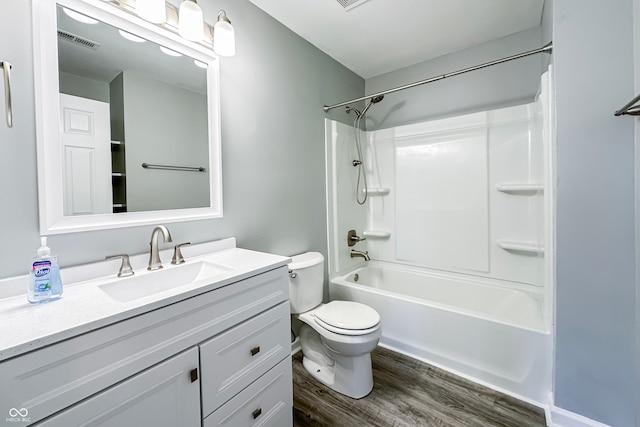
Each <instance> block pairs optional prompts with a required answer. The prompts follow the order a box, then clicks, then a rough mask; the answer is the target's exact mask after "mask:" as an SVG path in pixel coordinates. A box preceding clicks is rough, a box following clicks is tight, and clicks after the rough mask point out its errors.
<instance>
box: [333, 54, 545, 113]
mask: <svg viewBox="0 0 640 427" xmlns="http://www.w3.org/2000/svg"><path fill="white" fill-rule="evenodd" d="M552 50H553V42H549V43H547V44H546V45H544V46H543V47H541V48H539V49H534V50H530V51H528V52H522V53H519V54H517V55H512V56H507V57H506V58H502V59H497V60H495V61H491V62H485V63H484V64H480V65H476V66H473V67H469V68H464V69H462V70H458V71H454V72H451V73H448V74H442V75H440V76H435V77H431V78H429V79H425V80H420V81H419V82H415V83H410V84H407V85H404V86H398V87H394V88H393V89H387V90H385V91H382V92H376V93H372V94H371V95H366V96H362V97H360V98H355V99H351V100H349V101H345V102H341V103H339V104H334V105H325V106H324V107H322V109H323V110H324V112H325V113H327V112H329V110H332V109H334V108H336V107H342V106H343V105H347V104H351V103H353V102H358V101H364V100H366V99H369V98H374V97H376V96H380V95H386V94H388V93H393V92H398V91H400V90H405V89H409V88H412V87H415V86H420V85H423V84H426V83H431V82H435V81H438V80H442V79H446V78H447V77H453V76H457V75H459V74H464V73H468V72H470V71H475V70H479V69H481V68H486V67H490V66H492V65H498V64H502V63H503V62H508V61H513V60H514V59H520V58H524V57H526V56H531V55H535V54H536V53H543V52H544V53H551V51H552Z"/></svg>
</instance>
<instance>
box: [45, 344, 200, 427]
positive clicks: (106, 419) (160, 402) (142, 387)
mask: <svg viewBox="0 0 640 427" xmlns="http://www.w3.org/2000/svg"><path fill="white" fill-rule="evenodd" d="M197 369H198V349H197V347H194V348H191V349H189V350H187V351H185V352H184V353H181V354H179V355H177V356H174V357H172V358H171V359H168V360H166V361H164V362H162V363H160V364H158V365H155V366H153V367H151V368H149V369H147V370H146V371H143V372H141V373H140V374H138V375H135V376H133V377H131V378H130V379H128V380H125V381H123V382H121V383H120V384H118V385H115V386H113V387H111V388H109V389H107V390H105V391H103V392H101V393H99V394H97V395H95V396H94V397H91V398H89V399H87V400H85V401H83V402H81V403H79V404H77V405H75V406H72V407H71V408H69V409H67V410H64V411H62V412H60V413H59V414H57V415H54V416H53V417H51V418H48V419H46V420H45V421H43V422H42V423H40V424H39V425H40V426H46V427H57V426H60V427H68V426H106V427H109V426H113V427H126V426H131V427H134V426H135V427H138V426H154V427H163V426H166V427H175V426H181V427H197V426H200V422H201V418H200V416H201V415H200V384H199V383H200V381H199V380H198V377H199V375H197V372H198V371H195V372H193V373H192V371H193V370H197Z"/></svg>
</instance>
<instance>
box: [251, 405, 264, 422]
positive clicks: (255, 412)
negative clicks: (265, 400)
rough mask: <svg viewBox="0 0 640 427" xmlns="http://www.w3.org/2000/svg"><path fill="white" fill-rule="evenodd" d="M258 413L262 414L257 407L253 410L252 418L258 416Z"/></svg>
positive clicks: (260, 409)
mask: <svg viewBox="0 0 640 427" xmlns="http://www.w3.org/2000/svg"><path fill="white" fill-rule="evenodd" d="M260 414H262V408H258V409H256V410H255V411H253V414H252V415H253V419H254V420H255V419H256V418H258V417H259V416H260Z"/></svg>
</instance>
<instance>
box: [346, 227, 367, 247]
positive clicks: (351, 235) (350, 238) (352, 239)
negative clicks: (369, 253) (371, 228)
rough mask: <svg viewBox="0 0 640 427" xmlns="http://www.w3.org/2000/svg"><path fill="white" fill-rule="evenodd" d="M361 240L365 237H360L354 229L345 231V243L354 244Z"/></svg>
mask: <svg viewBox="0 0 640 427" xmlns="http://www.w3.org/2000/svg"><path fill="white" fill-rule="evenodd" d="M363 240H367V238H366V237H360V236H358V234H357V233H356V230H349V232H348V233H347V245H349V246H354V245H355V244H356V243H358V242H362V241H363Z"/></svg>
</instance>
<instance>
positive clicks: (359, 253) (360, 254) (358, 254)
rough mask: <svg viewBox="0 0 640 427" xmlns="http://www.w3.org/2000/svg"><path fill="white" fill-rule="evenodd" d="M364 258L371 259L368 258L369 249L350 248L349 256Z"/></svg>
mask: <svg viewBox="0 0 640 427" xmlns="http://www.w3.org/2000/svg"><path fill="white" fill-rule="evenodd" d="M358 257H360V258H364V260H365V261H371V258H369V251H356V250H355V249H351V258H358Z"/></svg>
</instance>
